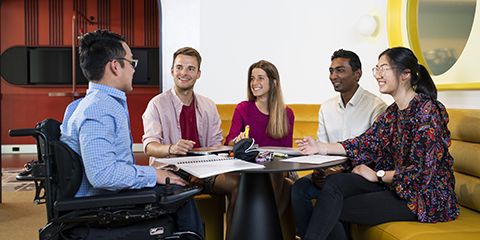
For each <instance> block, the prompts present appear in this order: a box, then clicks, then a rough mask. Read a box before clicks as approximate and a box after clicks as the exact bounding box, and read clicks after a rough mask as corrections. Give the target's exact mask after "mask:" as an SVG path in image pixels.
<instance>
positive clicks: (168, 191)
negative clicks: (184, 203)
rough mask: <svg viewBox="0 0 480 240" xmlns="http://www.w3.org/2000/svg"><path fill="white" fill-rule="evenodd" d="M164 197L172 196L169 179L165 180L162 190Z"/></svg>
mask: <svg viewBox="0 0 480 240" xmlns="http://www.w3.org/2000/svg"><path fill="white" fill-rule="evenodd" d="M163 192H164V194H165V196H170V195H172V194H173V190H172V185H171V184H170V178H169V177H167V178H165V188H164V190H163Z"/></svg>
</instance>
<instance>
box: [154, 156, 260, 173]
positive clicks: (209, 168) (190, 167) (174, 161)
mask: <svg viewBox="0 0 480 240" xmlns="http://www.w3.org/2000/svg"><path fill="white" fill-rule="evenodd" d="M155 161H156V162H158V163H161V164H163V166H162V167H161V168H162V169H167V170H173V171H177V170H178V169H182V170H183V171H185V172H187V173H189V174H191V175H193V176H195V177H198V178H206V177H211V176H215V175H218V174H222V173H227V172H234V171H240V170H246V169H257V168H265V166H263V165H260V164H256V163H250V162H246V161H243V160H240V159H237V158H233V157H220V156H217V155H205V156H191V157H176V158H157V159H155ZM165 164H167V165H165Z"/></svg>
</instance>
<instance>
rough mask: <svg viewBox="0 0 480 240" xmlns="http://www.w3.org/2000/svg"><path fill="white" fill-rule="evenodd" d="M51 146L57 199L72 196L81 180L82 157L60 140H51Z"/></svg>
mask: <svg viewBox="0 0 480 240" xmlns="http://www.w3.org/2000/svg"><path fill="white" fill-rule="evenodd" d="M51 147H52V153H53V160H54V171H53V172H54V173H57V174H54V176H53V178H54V179H55V181H56V182H57V186H58V190H57V198H58V200H64V199H70V198H73V197H74V196H75V193H77V191H78V188H79V187H80V184H81V182H82V176H83V165H82V159H81V157H80V156H79V155H78V154H77V153H76V152H75V151H73V150H72V149H71V148H70V147H69V146H68V145H67V144H65V143H63V142H61V141H53V142H51ZM56 175H58V176H56Z"/></svg>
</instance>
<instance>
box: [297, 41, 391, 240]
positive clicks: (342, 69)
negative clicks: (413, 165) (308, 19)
mask: <svg viewBox="0 0 480 240" xmlns="http://www.w3.org/2000/svg"><path fill="white" fill-rule="evenodd" d="M329 71H330V81H331V82H332V85H333V88H334V89H335V91H337V92H339V93H340V94H339V95H338V96H335V97H333V98H330V99H328V100H327V101H325V102H324V103H322V105H321V107H320V110H319V112H318V130H317V141H320V142H325V143H332V142H339V141H343V140H346V139H348V138H352V137H356V136H358V135H360V134H362V133H363V132H365V130H367V129H368V128H369V127H370V126H371V125H372V124H373V122H375V119H376V118H377V117H378V116H379V115H380V114H381V113H383V112H384V111H385V109H386V107H387V106H386V104H385V103H384V102H383V101H382V100H381V99H380V98H379V97H378V96H376V95H374V94H372V93H370V92H368V91H367V90H364V89H363V88H362V87H360V85H359V84H358V81H359V80H360V77H361V76H362V64H361V62H360V58H359V57H358V56H357V54H355V53H354V52H352V51H348V50H343V49H340V50H337V51H335V52H334V53H333V55H332V57H331V64H330V68H329ZM306 139H307V141H314V140H313V139H312V138H311V137H306ZM312 154H315V153H312ZM330 173H331V170H329V169H328V170H323V169H319V170H315V171H314V173H313V174H311V175H308V176H305V177H303V178H301V179H299V180H297V181H296V182H295V184H294V185H293V187H292V206H293V212H294V215H295V225H296V227H297V235H298V236H300V237H301V238H303V236H304V235H305V232H306V229H307V227H308V223H309V222H310V217H311V213H312V211H313V206H312V202H311V200H312V199H315V198H317V196H318V194H319V193H320V187H321V185H322V183H323V181H324V179H325V176H326V175H328V174H330Z"/></svg>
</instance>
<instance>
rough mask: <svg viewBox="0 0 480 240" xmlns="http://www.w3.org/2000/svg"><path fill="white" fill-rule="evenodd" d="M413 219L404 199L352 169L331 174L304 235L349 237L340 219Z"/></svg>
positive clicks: (369, 221)
mask: <svg viewBox="0 0 480 240" xmlns="http://www.w3.org/2000/svg"><path fill="white" fill-rule="evenodd" d="M416 220H417V217H416V215H415V214H413V213H412V212H411V211H410V210H409V209H408V207H407V202H406V201H405V200H402V199H400V198H399V197H398V196H397V195H396V194H395V193H394V192H392V191H390V190H385V189H384V187H383V185H382V184H379V183H373V182H369V181H368V180H366V179H365V178H363V177H362V176H360V175H357V174H354V173H339V174H333V175H330V176H328V177H327V179H326V182H325V185H324V186H323V188H322V189H321V191H320V193H319V194H318V196H317V202H316V204H315V207H314V209H313V212H312V215H311V217H310V221H309V224H308V227H307V231H306V234H305V237H304V238H303V239H305V240H310V239H312V240H313V239H315V240H321V239H348V233H347V232H346V231H345V228H344V227H343V225H342V222H346V223H358V224H365V225H376V224H381V223H385V222H391V221H416Z"/></svg>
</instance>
